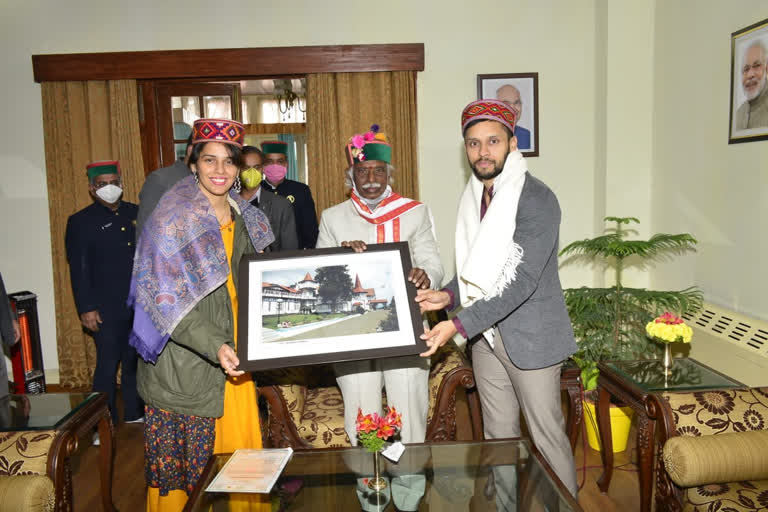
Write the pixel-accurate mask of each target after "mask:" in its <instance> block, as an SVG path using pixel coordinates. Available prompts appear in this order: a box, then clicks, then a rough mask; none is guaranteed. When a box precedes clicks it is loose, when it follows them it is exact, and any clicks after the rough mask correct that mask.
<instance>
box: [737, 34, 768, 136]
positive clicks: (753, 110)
mask: <svg viewBox="0 0 768 512" xmlns="http://www.w3.org/2000/svg"><path fill="white" fill-rule="evenodd" d="M767 78H768V19H766V20H763V21H760V22H758V23H755V24H754V25H750V26H749V27H746V28H743V29H741V30H739V31H738V32H734V33H733V34H731V116H730V130H729V137H728V143H729V144H737V143H740V142H752V141H757V140H766V139H768V80H767Z"/></svg>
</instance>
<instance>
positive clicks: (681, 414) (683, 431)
mask: <svg viewBox="0 0 768 512" xmlns="http://www.w3.org/2000/svg"><path fill="white" fill-rule="evenodd" d="M664 398H665V399H666V400H667V401H668V402H669V405H670V407H671V408H672V412H673V413H674V415H675V425H676V427H677V434H678V435H681V436H702V435H705V436H706V435H713V434H722V433H724V432H745V431H747V430H766V429H768V387H766V388H749V389H725V390H723V389H718V390H712V391H697V392H694V393H665V394H664Z"/></svg>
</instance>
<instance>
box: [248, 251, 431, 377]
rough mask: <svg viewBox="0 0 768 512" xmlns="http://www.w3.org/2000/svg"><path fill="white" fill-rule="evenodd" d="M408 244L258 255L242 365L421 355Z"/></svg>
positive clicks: (251, 272)
mask: <svg viewBox="0 0 768 512" xmlns="http://www.w3.org/2000/svg"><path fill="white" fill-rule="evenodd" d="M410 271H411V256H410V253H409V251H408V243H407V242H396V243H390V244H372V245H369V246H368V249H367V250H366V251H365V252H362V253H356V252H354V251H352V249H350V248H346V247H338V248H332V249H313V250H308V251H285V252H278V253H262V254H253V255H250V256H248V257H245V258H243V260H242V261H241V262H240V274H239V277H238V281H239V283H238V299H239V302H240V306H239V310H238V336H237V357H238V358H239V359H240V366H239V369H241V370H247V371H257V370H270V369H273V368H284V367H290V366H303V365H310V364H321V363H336V362H341V361H351V360H357V359H374V358H380V357H395V356H404V355H411V354H419V353H421V352H425V351H426V350H427V346H426V343H424V341H423V340H422V339H421V338H420V337H419V336H420V335H421V334H423V332H424V326H423V324H422V320H421V314H420V313H419V307H418V304H416V302H415V300H414V299H415V297H416V287H415V286H414V285H413V284H412V283H410V282H408V280H407V277H408V274H409V272H410Z"/></svg>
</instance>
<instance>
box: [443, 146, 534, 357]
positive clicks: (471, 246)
mask: <svg viewBox="0 0 768 512" xmlns="http://www.w3.org/2000/svg"><path fill="white" fill-rule="evenodd" d="M527 170H528V169H527V166H526V163H525V159H524V158H523V156H522V155H521V154H520V152H519V151H513V152H511V153H509V155H508V156H507V160H506V162H505V163H504V170H503V171H502V172H501V174H499V175H498V176H497V177H496V179H495V180H494V182H493V198H492V200H491V204H490V206H489V207H488V210H487V211H486V212H485V216H484V217H483V221H482V222H480V201H482V197H483V182H482V181H480V180H479V179H477V177H475V176H474V175H473V176H472V177H471V178H470V179H469V182H468V183H467V186H466V188H465V189H464V193H463V194H462V196H461V201H460V202H459V214H458V222H457V223H456V268H457V269H458V283H459V294H460V298H461V305H462V306H463V307H465V308H466V307H468V306H470V305H471V304H473V303H474V302H475V301H477V300H479V299H484V300H488V299H490V298H492V297H496V296H498V295H500V294H501V293H502V292H503V291H504V289H505V288H506V287H507V286H509V284H510V283H511V282H512V281H514V280H515V277H516V270H517V266H518V265H519V264H520V262H521V261H522V259H523V248H522V247H520V246H519V245H518V244H517V243H515V240H514V234H515V219H516V218H517V203H518V201H519V200H520V193H521V192H522V190H523V185H524V184H525V173H526V171H527ZM483 334H484V335H485V338H486V339H487V340H488V343H489V344H490V345H491V347H493V327H491V328H489V329H488V330H486V331H485V332H484V333H483Z"/></svg>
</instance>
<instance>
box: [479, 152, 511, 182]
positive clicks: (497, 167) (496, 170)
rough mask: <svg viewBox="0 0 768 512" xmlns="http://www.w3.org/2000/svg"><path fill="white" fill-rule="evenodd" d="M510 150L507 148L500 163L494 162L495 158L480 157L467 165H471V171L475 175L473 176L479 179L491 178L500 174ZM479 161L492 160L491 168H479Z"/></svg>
mask: <svg viewBox="0 0 768 512" xmlns="http://www.w3.org/2000/svg"><path fill="white" fill-rule="evenodd" d="M509 153H510V151H509V150H507V152H506V153H505V154H504V158H502V159H501V163H499V162H496V161H495V160H486V159H482V158H478V159H477V160H475V161H474V162H469V166H470V167H472V173H473V174H474V175H475V177H476V178H477V179H479V180H492V179H493V178H495V177H496V176H498V175H499V174H501V171H503V170H504V163H506V161H507V157H508V156H509ZM480 162H493V170H492V171H490V172H489V171H488V170H480V169H479V168H478V166H477V164H478V163H480Z"/></svg>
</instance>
